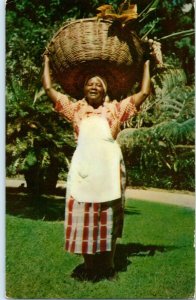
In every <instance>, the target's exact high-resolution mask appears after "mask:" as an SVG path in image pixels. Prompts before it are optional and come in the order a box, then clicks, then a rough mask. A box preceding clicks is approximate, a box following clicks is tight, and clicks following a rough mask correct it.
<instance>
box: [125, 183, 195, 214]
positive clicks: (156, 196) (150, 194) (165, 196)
mask: <svg viewBox="0 0 196 300" xmlns="http://www.w3.org/2000/svg"><path fill="white" fill-rule="evenodd" d="M125 196H126V198H133V199H137V200H146V201H151V202H160V203H167V204H174V205H179V206H184V207H189V208H192V209H194V208H195V195H194V193H191V192H187V193H186V192H181V191H171V192H170V191H167V190H159V189H145V190H143V189H131V188H129V187H128V188H127V189H126V193H125Z"/></svg>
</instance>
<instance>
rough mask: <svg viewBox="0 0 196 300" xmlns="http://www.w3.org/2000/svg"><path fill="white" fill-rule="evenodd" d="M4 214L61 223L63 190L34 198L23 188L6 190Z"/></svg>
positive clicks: (63, 204)
mask: <svg viewBox="0 0 196 300" xmlns="http://www.w3.org/2000/svg"><path fill="white" fill-rule="evenodd" d="M6 213H8V214H10V215H13V216H17V217H19V218H29V219H33V220H46V221H63V220H64V217H65V189H62V188H58V189H56V190H55V192H54V195H41V196H35V195H31V194H29V193H27V189H26V188H24V187H19V188H10V187H9V188H6Z"/></svg>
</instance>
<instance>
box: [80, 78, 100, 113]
mask: <svg viewBox="0 0 196 300" xmlns="http://www.w3.org/2000/svg"><path fill="white" fill-rule="evenodd" d="M84 96H85V98H86V99H87V101H88V103H89V104H90V105H92V106H93V107H95V108H97V107H99V106H100V105H102V104H103V102H104V96H105V91H104V88H103V85H102V82H101V80H100V79H99V78H98V77H92V78H90V79H89V80H88V81H87V83H86V84H85V86H84Z"/></svg>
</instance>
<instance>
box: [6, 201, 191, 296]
mask: <svg viewBox="0 0 196 300" xmlns="http://www.w3.org/2000/svg"><path fill="white" fill-rule="evenodd" d="M15 205H16V202H15ZM28 209H30V208H26V211H27V214H26V217H25V215H19V213H17V214H16V213H15V214H11V210H10V209H9V210H8V214H7V225H6V226H7V227H6V232H7V239H6V241H7V244H6V248H7V249H6V254H7V258H6V268H7V269H6V295H7V297H11V298H20V299H23V298H28V299H30V298H31V299H32V298H39V299H40V298H44V299H45V298H56V299H58V298H72V299H75V298H79V299H81V298H82V299H83V298H99V299H104V298H114V299H117V298H120V299H123V298H124V299H126V298H129V299H132V298H139V299H143V298H164V299H167V298H170V299H176V298H178V299H179V298H183V299H187V298H192V297H193V296H194V282H195V281H194V270H195V265H194V247H193V244H194V211H193V210H191V209H187V208H182V207H177V206H172V205H164V204H158V203H150V202H143V201H136V200H127V202H126V211H125V225H124V234H123V238H122V239H121V241H119V243H118V246H117V252H116V268H117V269H118V271H119V272H118V279H117V280H115V281H107V280H102V281H99V282H96V283H92V282H87V281H83V282H80V281H77V280H75V279H73V278H71V277H70V274H71V273H72V271H73V269H74V268H75V267H76V266H77V265H79V264H80V263H82V258H81V257H80V256H77V255H71V254H69V253H65V252H64V250H63V249H64V225H63V222H62V221H61V220H57V221H54V220H52V221H49V220H46V219H44V220H41V219H38V220H35V218H29V217H28V218H27V216H29V214H28V213H29V210H28ZM61 214H62V207H61Z"/></svg>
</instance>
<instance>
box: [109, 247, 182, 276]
mask: <svg viewBox="0 0 196 300" xmlns="http://www.w3.org/2000/svg"><path fill="white" fill-rule="evenodd" d="M174 249H176V247H174V246H162V245H142V244H134V243H129V244H126V245H124V244H117V245H116V253H115V268H116V270H117V271H118V272H125V271H126V270H127V266H129V265H130V264H131V261H130V260H129V257H132V256H141V257H143V256H154V255H155V254H156V253H157V252H168V251H172V250H174Z"/></svg>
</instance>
